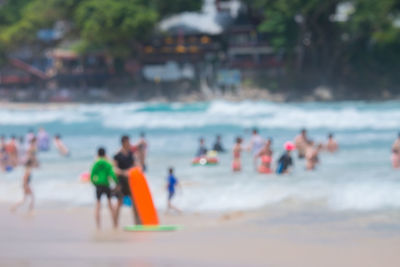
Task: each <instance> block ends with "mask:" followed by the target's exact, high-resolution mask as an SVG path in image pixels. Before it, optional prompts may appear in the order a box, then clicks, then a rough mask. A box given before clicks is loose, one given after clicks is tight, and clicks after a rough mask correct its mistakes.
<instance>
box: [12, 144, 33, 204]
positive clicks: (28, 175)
mask: <svg viewBox="0 0 400 267" xmlns="http://www.w3.org/2000/svg"><path fill="white" fill-rule="evenodd" d="M36 150H37V148H36V138H35V137H34V138H33V139H31V141H30V145H29V148H28V151H27V161H26V163H25V172H24V176H23V181H22V186H23V192H24V196H23V198H22V200H21V201H19V202H17V203H16V204H15V205H14V206H13V207H12V208H11V211H16V210H17V209H18V208H19V207H20V206H22V205H23V204H25V201H26V200H27V198H28V197H30V200H31V201H30V203H29V210H30V211H33V208H34V203H35V198H34V194H33V190H32V187H31V181H32V169H33V168H36V167H38V166H39V162H38V160H37V157H36Z"/></svg>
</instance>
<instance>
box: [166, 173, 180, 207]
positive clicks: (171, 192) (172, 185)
mask: <svg viewBox="0 0 400 267" xmlns="http://www.w3.org/2000/svg"><path fill="white" fill-rule="evenodd" d="M177 186H179V187H180V183H179V182H178V180H177V179H176V177H175V175H174V169H173V168H169V170H168V178H167V186H166V189H167V191H168V200H167V211H166V213H168V212H169V211H171V210H172V211H176V212H178V213H181V210H180V209H178V208H177V207H175V206H174V205H172V198H173V197H174V196H175V192H176V187H177Z"/></svg>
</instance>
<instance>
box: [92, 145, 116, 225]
mask: <svg viewBox="0 0 400 267" xmlns="http://www.w3.org/2000/svg"><path fill="white" fill-rule="evenodd" d="M97 156H98V158H97V160H96V162H95V163H94V165H93V167H92V171H91V174H90V181H91V182H92V184H93V185H94V186H95V188H96V200H97V202H96V208H95V221H96V226H97V229H100V227H101V221H100V211H101V197H102V195H106V197H107V204H108V209H109V210H110V213H111V218H112V222H113V226H114V228H116V227H117V224H116V219H115V209H114V207H113V205H112V203H111V188H110V182H109V180H110V178H112V179H113V180H114V182H115V183H116V184H118V179H117V176H116V175H115V173H114V170H113V166H112V164H111V163H110V162H109V161H108V160H107V157H106V150H105V149H104V148H102V147H101V148H99V149H98V151H97Z"/></svg>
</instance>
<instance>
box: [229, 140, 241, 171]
mask: <svg viewBox="0 0 400 267" xmlns="http://www.w3.org/2000/svg"><path fill="white" fill-rule="evenodd" d="M242 150H243V149H242V138H240V137H237V138H236V142H235V145H234V147H233V150H232V154H233V162H232V170H233V171H234V172H240V171H241V170H242V163H241V154H242Z"/></svg>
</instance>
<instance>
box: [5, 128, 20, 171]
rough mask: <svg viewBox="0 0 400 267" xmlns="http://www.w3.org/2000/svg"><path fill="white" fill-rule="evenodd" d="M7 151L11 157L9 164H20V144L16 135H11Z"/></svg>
mask: <svg viewBox="0 0 400 267" xmlns="http://www.w3.org/2000/svg"><path fill="white" fill-rule="evenodd" d="M6 152H7V154H8V157H9V164H10V166H12V167H13V168H15V167H17V165H18V146H17V140H16V137H15V135H12V136H11V139H10V141H8V143H7V144H6Z"/></svg>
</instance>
